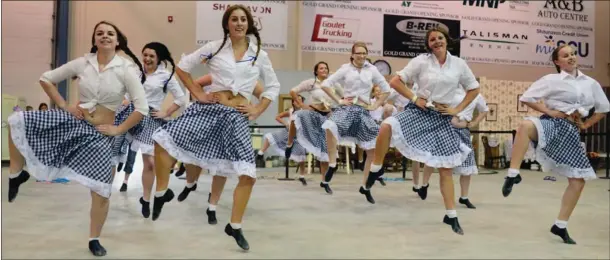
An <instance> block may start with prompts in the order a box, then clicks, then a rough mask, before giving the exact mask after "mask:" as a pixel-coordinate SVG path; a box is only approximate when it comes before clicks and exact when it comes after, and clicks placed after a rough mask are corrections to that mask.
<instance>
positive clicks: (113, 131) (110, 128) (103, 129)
mask: <svg viewBox="0 0 610 260" xmlns="http://www.w3.org/2000/svg"><path fill="white" fill-rule="evenodd" d="M95 128H96V129H97V131H100V133H102V134H104V135H109V136H117V135H121V134H123V133H122V132H121V129H120V128H119V127H118V126H116V125H98V126H96V127H95Z"/></svg>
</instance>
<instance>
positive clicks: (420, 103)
mask: <svg viewBox="0 0 610 260" xmlns="http://www.w3.org/2000/svg"><path fill="white" fill-rule="evenodd" d="M426 104H428V100H426V99H425V98H420V97H418V98H417V100H415V105H416V106H417V107H419V108H421V109H423V110H427V108H426Z"/></svg>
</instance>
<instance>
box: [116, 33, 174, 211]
mask: <svg viewBox="0 0 610 260" xmlns="http://www.w3.org/2000/svg"><path fill="white" fill-rule="evenodd" d="M142 61H143V63H144V71H145V72H146V82H144V92H145V93H146V101H147V102H148V106H149V108H150V115H147V116H145V117H144V119H143V120H142V122H140V123H139V124H138V125H137V126H135V127H133V128H132V129H130V131H128V133H127V136H126V138H127V139H128V140H130V141H131V145H130V148H131V150H132V151H134V152H137V151H138V150H139V151H140V152H141V153H142V161H143V169H142V188H143V192H144V193H143V196H142V197H140V199H139V202H140V204H141V205H142V216H143V217H144V218H148V217H149V216H150V193H151V191H152V187H153V183H154V182H155V168H154V158H153V157H154V149H153V147H154V146H153V145H154V143H153V140H152V134H153V132H154V131H155V130H157V128H159V127H161V126H162V125H164V124H165V122H166V119H167V118H168V117H169V116H170V115H171V114H172V113H174V112H176V111H177V110H178V109H180V107H183V106H185V105H186V100H185V99H184V91H182V87H180V84H178V81H176V78H175V77H174V70H175V64H174V59H173V58H172V55H171V53H170V52H169V50H168V49H167V47H166V46H165V45H164V44H162V43H159V42H150V43H148V44H146V45H145V46H144V48H142ZM168 61H169V63H170V64H171V65H172V71H171V72H169V71H167V69H166V65H167V64H166V63H167V62H168ZM169 93H171V94H172V96H173V97H174V102H173V104H172V105H171V106H170V107H168V108H167V109H166V110H162V109H161V104H162V103H163V101H164V100H165V98H166V97H167V95H168V94H169ZM127 99H128V100H129V99H130V97H129V95H127ZM126 111H133V104H130V105H129V106H128V108H127V109H125V110H123V111H122V112H123V113H122V114H124V115H125V114H127V113H125V112H126ZM119 117H120V116H119ZM120 120H121V119H120V118H119V122H120ZM128 179H129V174H127V173H126V174H125V181H123V185H122V186H121V190H126V189H127V183H126V181H127V180H128Z"/></svg>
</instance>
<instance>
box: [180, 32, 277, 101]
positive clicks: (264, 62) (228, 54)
mask: <svg viewBox="0 0 610 260" xmlns="http://www.w3.org/2000/svg"><path fill="white" fill-rule="evenodd" d="M221 44H222V40H217V41H211V42H209V43H207V44H205V45H204V46H203V47H201V48H199V49H198V50H196V51H195V52H193V53H191V54H188V55H185V56H183V57H182V59H181V60H180V62H179V63H178V67H179V68H180V69H181V70H183V71H185V72H189V73H190V72H191V70H192V69H193V68H195V66H197V65H199V64H201V63H204V62H205V64H207V65H208V67H209V68H210V75H211V76H212V84H211V85H209V86H207V87H206V92H207V91H208V90H209V92H219V91H225V90H229V91H231V92H233V95H237V94H241V95H242V96H244V97H245V98H246V99H248V101H249V100H251V99H252V93H253V91H254V87H255V86H256V81H258V80H259V79H261V80H262V81H263V84H264V87H265V91H264V92H263V93H262V94H261V98H263V97H264V98H267V99H269V100H271V101H274V100H275V99H276V98H277V96H278V95H279V92H280V82H279V81H278V80H277V76H276V74H275V71H274V70H273V67H272V66H271V61H270V60H269V56H268V54H267V52H265V51H264V50H260V52H259V55H258V59H256V63H255V64H254V65H252V61H253V60H254V59H255V57H256V50H257V47H256V45H255V44H254V43H253V42H252V41H250V43H249V46H248V50H246V53H245V54H244V56H243V58H242V59H241V60H239V61H235V55H234V54H233V45H232V43H231V39H230V38H227V42H226V43H225V45H224V46H223V47H222V49H221V50H220V52H218V54H216V56H214V57H212V59H209V58H210V57H211V56H212V55H213V54H214V53H215V52H216V50H218V48H219V47H220V45H221Z"/></svg>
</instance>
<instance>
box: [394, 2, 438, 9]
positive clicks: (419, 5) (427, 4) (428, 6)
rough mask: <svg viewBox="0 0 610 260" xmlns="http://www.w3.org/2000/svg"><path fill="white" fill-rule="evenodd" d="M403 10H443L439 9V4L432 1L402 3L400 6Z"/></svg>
mask: <svg viewBox="0 0 610 260" xmlns="http://www.w3.org/2000/svg"><path fill="white" fill-rule="evenodd" d="M400 6H401V7H403V8H420V9H434V10H443V9H445V8H443V7H441V6H440V5H439V4H437V3H435V2H433V1H423V2H422V1H417V2H416V1H402V2H401V4H400Z"/></svg>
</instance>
